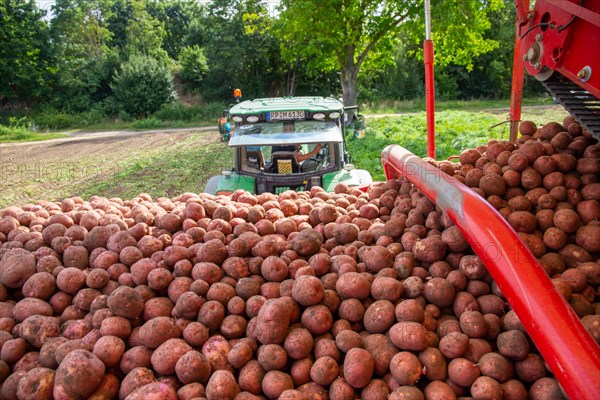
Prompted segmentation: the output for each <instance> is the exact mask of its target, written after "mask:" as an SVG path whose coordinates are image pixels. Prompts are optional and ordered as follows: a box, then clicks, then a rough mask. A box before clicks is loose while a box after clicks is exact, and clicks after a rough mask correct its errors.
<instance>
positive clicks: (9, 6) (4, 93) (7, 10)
mask: <svg viewBox="0 0 600 400" xmlns="http://www.w3.org/2000/svg"><path fill="white" fill-rule="evenodd" d="M44 15H45V12H44V11H42V10H39V9H38V8H37V7H36V5H35V2H34V1H33V0H2V1H1V2H0V104H2V105H3V106H5V107H8V106H10V107H12V108H14V107H15V106H17V105H18V104H17V103H20V104H24V103H30V102H32V101H36V100H40V99H42V98H43V97H44V96H45V95H46V94H47V93H48V91H49V90H50V86H49V84H50V83H51V81H52V79H53V73H54V72H55V67H54V65H53V64H54V60H53V53H52V50H53V48H52V44H51V42H50V36H49V30H48V26H47V24H46V22H45V21H44V20H43V17H44Z"/></svg>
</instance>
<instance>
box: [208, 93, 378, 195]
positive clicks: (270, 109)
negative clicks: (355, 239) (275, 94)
mask: <svg viewBox="0 0 600 400" xmlns="http://www.w3.org/2000/svg"><path fill="white" fill-rule="evenodd" d="M229 118H230V119H231V121H233V122H235V128H234V129H233V132H232V135H231V138H230V139H229V143H228V145H229V146H231V147H233V148H234V149H235V160H234V167H233V168H232V169H231V170H227V171H223V173H222V174H221V175H220V176H215V177H213V178H211V179H210V180H209V182H208V184H207V186H206V189H205V192H207V193H212V194H227V193H232V192H233V191H235V190H236V189H244V190H247V191H249V192H251V193H255V194H260V193H263V192H273V193H280V192H283V191H285V190H290V189H292V190H297V191H302V190H308V189H310V188H311V187H312V186H320V187H322V188H324V189H325V190H327V191H333V188H334V187H335V185H336V184H337V183H339V182H345V183H346V184H348V186H362V185H366V184H369V183H371V182H372V179H371V175H370V174H369V173H368V172H367V171H365V170H359V169H355V168H354V167H353V166H352V164H350V156H349V154H348V152H347V149H346V143H345V132H346V127H345V125H344V120H345V110H344V106H343V104H342V103H341V102H340V101H338V100H336V99H333V98H323V97H283V98H265V99H256V100H253V101H244V102H242V103H239V104H236V105H234V106H233V107H232V108H231V109H230V110H229Z"/></svg>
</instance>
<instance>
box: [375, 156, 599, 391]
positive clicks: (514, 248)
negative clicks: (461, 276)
mask: <svg viewBox="0 0 600 400" xmlns="http://www.w3.org/2000/svg"><path fill="white" fill-rule="evenodd" d="M381 161H382V164H383V168H384V171H385V174H386V177H387V178H388V179H394V178H399V177H404V178H406V179H407V180H409V181H410V182H411V183H413V184H414V185H415V186H416V187H417V188H418V189H419V190H420V191H421V192H422V193H423V194H425V196H427V197H428V198H429V199H430V200H431V201H433V202H434V203H435V204H437V205H438V206H439V207H440V208H441V209H442V211H443V212H445V213H447V214H448V216H449V217H450V218H451V219H452V221H453V222H454V223H455V224H456V226H457V227H458V228H459V229H460V231H461V232H462V233H463V235H464V236H465V238H466V239H467V240H468V241H469V243H470V244H471V246H472V247H473V249H474V251H475V253H477V255H478V256H479V257H480V258H481V260H482V261H483V263H484V264H485V266H486V268H487V270H488V271H489V273H490V275H491V276H492V278H493V279H494V281H495V282H496V283H497V284H498V287H499V288H500V290H501V291H502V293H503V295H504V296H505V297H506V299H507V301H508V302H509V304H510V305H511V307H512V308H513V309H514V310H515V312H516V313H517V315H518V316H519V319H520V320H521V323H522V324H523V326H524V327H525V329H526V330H527V332H528V333H529V336H530V337H531V339H532V340H533V342H534V343H535V345H536V346H537V348H538V349H539V351H540V353H541V354H542V356H543V357H544V360H545V361H546V363H547V364H548V365H549V367H550V369H551V370H552V372H553V373H554V375H555V376H556V378H557V380H558V381H559V382H560V384H561V386H562V387H563V389H564V390H565V392H566V393H567V395H568V396H569V398H571V399H573V400H575V399H585V400H594V399H598V398H599V396H600V347H599V346H598V344H597V343H596V342H595V341H594V339H593V338H592V337H591V335H590V334H589V333H588V332H587V331H586V330H585V328H584V327H583V325H582V324H581V322H580V321H579V318H578V317H577V315H576V314H575V312H574V311H573V309H572V308H571V307H570V306H569V304H568V303H567V302H566V301H565V300H564V298H563V297H562V296H561V295H560V294H559V293H558V292H557V291H556V289H555V288H554V285H553V284H552V282H551V280H550V278H549V277H548V275H547V274H546V272H545V271H544V269H543V268H542V267H541V266H540V265H539V263H538V261H537V259H536V258H535V257H534V255H533V254H532V253H531V251H530V250H529V249H528V248H527V247H526V246H525V245H524V244H523V242H522V241H521V239H520V238H519V236H518V235H517V234H516V232H515V231H514V230H513V229H512V227H511V226H510V225H509V224H508V222H506V220H505V219H504V218H503V217H502V216H501V215H500V214H499V213H498V212H497V211H496V210H495V209H494V208H493V207H492V206H491V205H490V204H489V203H488V202H487V201H486V200H485V199H484V198H482V197H480V196H479V195H477V194H476V193H475V192H474V191H472V190H471V189H469V188H468V187H467V186H465V185H464V184H462V183H460V182H458V181H457V180H456V179H454V178H452V177H450V176H449V175H446V174H445V173H443V172H442V171H440V170H439V169H437V168H435V167H434V166H432V165H431V164H429V163H428V162H426V161H423V160H422V159H421V158H419V157H417V156H415V155H414V154H412V153H410V152H409V151H408V150H406V149H404V148H402V147H400V146H398V145H391V146H388V147H386V148H385V149H384V150H383V152H382V153H381ZM482 221H484V222H482Z"/></svg>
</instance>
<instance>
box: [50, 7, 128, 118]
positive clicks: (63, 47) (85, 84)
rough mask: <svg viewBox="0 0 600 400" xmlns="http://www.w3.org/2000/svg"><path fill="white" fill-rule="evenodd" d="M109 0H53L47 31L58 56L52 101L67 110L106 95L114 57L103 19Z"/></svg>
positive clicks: (107, 14) (79, 108)
mask: <svg viewBox="0 0 600 400" xmlns="http://www.w3.org/2000/svg"><path fill="white" fill-rule="evenodd" d="M111 5H112V0H57V1H56V3H55V4H54V6H53V8H52V13H53V18H52V20H51V32H52V38H53V42H54V44H55V46H56V49H57V57H58V82H57V89H58V90H57V94H56V95H55V97H54V100H55V102H56V104H57V105H58V106H60V108H63V109H66V110H67V111H84V110H88V109H89V108H90V107H92V105H93V104H94V103H96V102H99V101H102V100H103V99H105V98H107V97H108V96H109V95H110V88H109V86H108V84H109V82H110V78H111V76H112V73H113V71H114V68H115V65H117V60H116V59H115V55H116V53H115V52H114V51H113V49H112V48H111V47H110V42H111V38H112V34H111V32H110V31H109V29H108V22H107V19H108V18H109V17H110V15H111V10H110V7H111Z"/></svg>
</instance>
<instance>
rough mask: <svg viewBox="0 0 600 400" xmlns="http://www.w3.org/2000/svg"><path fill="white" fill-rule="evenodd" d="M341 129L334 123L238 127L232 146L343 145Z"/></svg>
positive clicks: (260, 124)
mask: <svg viewBox="0 0 600 400" xmlns="http://www.w3.org/2000/svg"><path fill="white" fill-rule="evenodd" d="M342 141H343V138H342V132H341V130H340V128H339V127H338V126H337V125H336V124H335V123H334V122H333V121H314V120H308V121H282V122H262V123H256V124H247V125H241V126H238V127H237V128H236V130H235V132H234V133H233V136H232V138H231V140H230V141H229V145H230V146H271V145H284V144H308V143H325V142H331V143H341V142H342Z"/></svg>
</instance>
